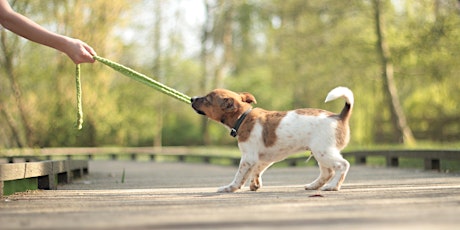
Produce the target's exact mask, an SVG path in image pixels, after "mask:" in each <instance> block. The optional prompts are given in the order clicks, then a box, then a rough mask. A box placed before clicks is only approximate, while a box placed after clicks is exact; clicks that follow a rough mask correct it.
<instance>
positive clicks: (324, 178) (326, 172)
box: [305, 162, 335, 190]
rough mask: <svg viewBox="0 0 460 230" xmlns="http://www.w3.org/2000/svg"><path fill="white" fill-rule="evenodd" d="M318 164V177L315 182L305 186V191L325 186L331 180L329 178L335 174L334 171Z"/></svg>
mask: <svg viewBox="0 0 460 230" xmlns="http://www.w3.org/2000/svg"><path fill="white" fill-rule="evenodd" d="M318 164H319V170H320V173H319V176H318V178H316V180H314V181H313V182H311V183H310V184H307V185H305V190H316V189H319V188H321V187H322V186H323V185H324V184H326V182H328V181H329V180H330V179H331V177H333V176H334V173H335V172H334V170H332V169H331V168H328V167H325V166H323V165H321V163H320V162H318Z"/></svg>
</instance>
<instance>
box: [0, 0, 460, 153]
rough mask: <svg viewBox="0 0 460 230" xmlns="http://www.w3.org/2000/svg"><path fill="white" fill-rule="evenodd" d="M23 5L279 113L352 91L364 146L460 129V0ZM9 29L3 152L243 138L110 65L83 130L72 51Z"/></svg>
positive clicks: (139, 58)
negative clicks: (343, 89)
mask: <svg viewBox="0 0 460 230" xmlns="http://www.w3.org/2000/svg"><path fill="white" fill-rule="evenodd" d="M10 3H11V4H12V7H13V8H14V9H15V10H16V11H18V12H20V13H22V14H25V15H27V16H28V17H30V18H32V19H33V20H35V21H37V22H38V23H40V24H41V25H43V26H45V27H47V28H48V29H50V30H53V31H55V32H58V33H62V34H66V35H69V36H72V37H77V38H80V39H81V40H84V41H86V42H87V43H89V44H90V45H91V46H92V47H94V48H95V49H96V51H97V52H98V54H99V55H100V56H103V57H107V58H109V59H111V60H114V61H117V62H119V63H121V64H124V65H127V66H130V67H131V68H133V69H136V70H138V71H139V72H142V73H145V74H147V75H149V76H152V77H154V78H155V79H157V80H159V81H161V82H163V83H165V84H167V85H169V86H171V87H173V88H176V89H178V90H180V91H182V92H184V93H186V94H188V95H191V96H193V95H202V94H205V93H207V92H208V91H209V90H211V89H212V88H216V87H225V88H229V89H232V90H235V91H248V92H251V93H252V94H254V95H255V96H256V98H257V101H258V104H257V106H260V107H263V108H266V109H271V110H288V109H293V108H298V107H319V108H324V109H327V110H331V111H337V112H339V111H340V109H341V108H342V104H343V102H342V101H337V102H332V103H328V104H324V103H323V101H324V97H325V96H326V94H327V92H328V91H329V90H331V89H332V88H334V87H335V86H338V85H344V86H347V87H349V88H351V89H352V90H353V92H354V93H355V101H356V102H355V103H356V105H355V110H354V115H353V118H352V121H351V125H352V127H351V128H352V144H354V145H360V146H362V145H375V144H385V143H403V142H405V143H408V142H410V140H409V141H408V137H407V132H410V133H411V134H412V136H413V138H414V139H415V140H417V141H422V142H425V141H428V142H442V143H445V142H455V141H457V142H458V139H459V137H460V107H459V106H458V99H460V62H459V61H458V56H459V54H460V42H459V41H460V5H459V4H460V3H459V1H456V0H417V1H415V0H353V1H335V0H324V1H305V0H287V1H285V0H283V1H280V0H264V1H255V0H254V1H252V0H235V1H223V0H193V1H184V0H164V1H160V0H159V1H146V0H145V1H140V0H139V1H127V0H112V1H105V0H94V1H78V0H66V1H45V0H42V1H10ZM377 14H378V15H377ZM377 16H379V17H377ZM379 18H380V19H383V20H380V21H379V20H378V19H379ZM377 25H380V26H377ZM379 30H380V32H379ZM382 32H383V33H382ZM0 36H1V37H0V48H1V49H0V65H1V68H0V148H2V147H3V148H10V147H53V146H108V145H113V146H152V145H157V146H158V145H198V144H208V145H210V144H233V143H234V142H235V140H234V139H233V138H231V137H230V136H229V135H228V132H227V130H226V129H225V128H223V127H221V125H220V124H217V123H215V122H209V121H208V120H206V119H203V118H202V117H200V116H199V115H197V114H195V112H193V110H192V109H191V108H190V107H189V106H187V105H186V104H184V103H182V102H179V101H176V100H174V99H172V98H169V97H167V96H163V95H162V94H161V93H159V92H157V91H155V90H152V89H151V88H149V87H147V86H144V85H141V84H139V83H137V82H134V81H132V80H130V79H128V78H126V77H124V76H122V75H120V74H117V73H116V72H114V71H112V70H111V69H108V68H107V67H105V66H103V65H101V64H98V63H95V64H93V65H89V64H85V65H83V66H82V84H83V109H84V120H85V123H84V124H83V130H81V131H77V130H76V129H75V128H74V126H73V124H74V123H75V119H76V108H75V101H76V99H75V97H76V96H75V82H74V81H75V80H74V68H75V67H74V64H73V63H72V62H71V60H70V59H68V58H67V57H66V56H65V55H63V54H61V53H58V52H57V51H54V50H52V49H49V48H47V47H43V46H39V45H37V44H34V43H31V42H28V41H26V40H24V39H22V38H19V37H17V36H16V35H14V34H12V33H11V32H9V31H6V30H4V29H2V30H0ZM379 36H380V37H379ZM382 36H384V37H383V38H384V40H382ZM382 41H383V42H384V43H385V44H384V45H383V46H382ZM383 54H384V55H383ZM389 64H390V65H391V68H388V66H389ZM387 70H391V72H392V75H391V76H392V84H393V86H391V87H389V86H388V82H387V80H388V75H387V74H388V72H386V71H387ZM395 100H396V102H397V103H396V104H395ZM398 102H399V103H398ZM397 104H399V106H398V105H397ZM395 105H396V107H395ZM398 110H399V111H398ZM401 114H402V116H403V122H402V123H401V120H400V119H401ZM405 132H406V133H405ZM409 139H410V138H409Z"/></svg>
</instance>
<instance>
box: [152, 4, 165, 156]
mask: <svg viewBox="0 0 460 230" xmlns="http://www.w3.org/2000/svg"><path fill="white" fill-rule="evenodd" d="M154 7H155V10H154V14H155V26H154V28H153V30H154V31H153V49H154V50H153V52H155V54H156V55H155V58H154V60H153V68H152V72H153V76H156V77H157V78H158V79H159V81H160V82H165V79H164V76H163V74H162V73H161V72H162V71H161V68H162V55H163V54H162V50H161V39H162V36H161V35H162V31H161V30H162V29H161V25H162V3H161V1H157V2H156V3H155V4H154ZM158 97H159V100H158V101H157V102H158V104H155V111H156V112H157V116H156V122H155V127H154V130H155V134H154V138H153V146H155V147H161V146H162V142H163V121H164V108H163V99H164V97H163V95H162V94H160V95H159V96H158Z"/></svg>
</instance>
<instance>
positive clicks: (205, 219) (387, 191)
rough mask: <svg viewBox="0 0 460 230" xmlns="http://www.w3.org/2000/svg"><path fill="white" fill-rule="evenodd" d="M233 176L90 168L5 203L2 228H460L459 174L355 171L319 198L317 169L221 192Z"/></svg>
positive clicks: (190, 169) (282, 172)
mask: <svg viewBox="0 0 460 230" xmlns="http://www.w3.org/2000/svg"><path fill="white" fill-rule="evenodd" d="M123 169H124V171H125V179H124V180H125V181H124V183H121V180H122V172H123ZM235 171H236V168H234V167H224V166H213V165H203V164H183V163H150V162H142V163H141V162H123V161H93V162H90V175H88V176H85V177H84V178H83V179H80V180H77V181H74V183H72V184H68V185H63V186H59V187H58V190H42V191H32V192H28V193H22V194H15V195H11V196H8V197H6V198H3V199H2V200H1V201H0V229H2V230H6V229H280V228H282V229H408V228H412V229H460V221H459V218H460V176H459V175H456V174H442V173H435V172H423V171H420V170H403V169H385V168H370V167H364V166H352V168H351V170H350V173H349V176H348V178H347V179H346V181H345V184H344V185H343V186H342V190H341V191H339V192H322V191H305V190H304V189H303V184H305V183H307V182H311V180H313V179H315V178H316V176H317V174H318V169H317V168H315V167H308V168H302V167H297V168H271V169H269V170H268V171H267V172H266V173H265V175H264V187H262V188H261V189H260V190H259V191H258V192H251V191H248V188H244V189H242V190H241V191H240V192H237V193H233V194H220V193H216V192H215V191H216V189H217V187H219V186H221V185H225V184H227V183H229V182H230V181H231V180H232V179H233V175H234V174H235Z"/></svg>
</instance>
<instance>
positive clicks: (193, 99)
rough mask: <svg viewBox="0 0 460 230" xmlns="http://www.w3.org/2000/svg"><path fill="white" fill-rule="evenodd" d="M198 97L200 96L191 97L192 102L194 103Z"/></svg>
mask: <svg viewBox="0 0 460 230" xmlns="http://www.w3.org/2000/svg"><path fill="white" fill-rule="evenodd" d="M197 98H198V97H192V98H191V99H190V102H192V103H193V102H194V101H196V99H197Z"/></svg>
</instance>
